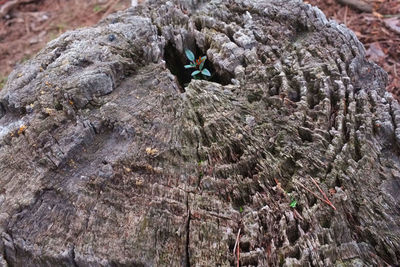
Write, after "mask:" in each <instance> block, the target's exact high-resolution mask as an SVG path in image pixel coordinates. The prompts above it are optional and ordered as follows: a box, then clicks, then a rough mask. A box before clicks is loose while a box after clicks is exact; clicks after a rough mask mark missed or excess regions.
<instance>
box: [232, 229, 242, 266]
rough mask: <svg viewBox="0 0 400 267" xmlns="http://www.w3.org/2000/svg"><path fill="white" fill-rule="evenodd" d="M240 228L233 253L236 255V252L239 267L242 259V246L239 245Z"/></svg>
mask: <svg viewBox="0 0 400 267" xmlns="http://www.w3.org/2000/svg"><path fill="white" fill-rule="evenodd" d="M240 230H241V229H240V228H239V232H238V234H237V237H236V242H235V246H234V247H233V255H235V253H236V259H237V267H239V259H240V246H239V242H240Z"/></svg>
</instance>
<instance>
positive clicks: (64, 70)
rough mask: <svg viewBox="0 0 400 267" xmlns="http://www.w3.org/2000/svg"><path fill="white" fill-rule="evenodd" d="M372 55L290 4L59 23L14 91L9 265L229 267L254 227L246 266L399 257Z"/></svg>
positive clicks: (5, 125)
mask: <svg viewBox="0 0 400 267" xmlns="http://www.w3.org/2000/svg"><path fill="white" fill-rule="evenodd" d="M184 48H190V49H191V50H192V51H194V52H195V53H196V56H200V55H204V54H206V55H207V57H208V65H207V66H206V67H207V68H208V69H210V70H211V71H212V73H213V74H214V76H213V78H212V79H211V81H201V80H192V81H190V71H186V70H185V69H184V68H183V65H184V64H186V63H187V61H186V59H185V56H184V52H183V51H184ZM364 54H365V51H364V48H363V46H362V45H361V44H360V42H359V41H358V40H357V38H356V37H355V35H354V34H353V33H352V32H351V31H349V30H348V29H347V28H345V27H343V26H341V25H338V24H337V23H335V22H333V21H327V20H326V19H325V17H324V15H323V14H322V13H321V11H319V10H318V9H316V8H313V7H311V6H309V5H305V4H303V3H302V2H299V1H287V0H281V1H279V0H278V1H277V0H257V1H249V0H232V1H217V0H214V1H192V2H188V1H182V3H178V2H176V1H175V2H172V1H168V2H166V1H159V0H157V1H155V0H154V1H150V2H149V4H148V5H146V6H139V7H137V8H135V9H130V10H127V11H126V12H120V13H117V14H113V15H111V16H110V17H109V18H107V19H106V20H104V21H103V22H101V23H100V24H99V25H98V26H96V27H95V28H88V29H81V30H77V31H73V32H69V33H66V34H64V35H62V36H61V37H59V38H57V39H56V40H54V41H52V42H50V43H49V44H48V45H47V47H46V48H45V49H43V50H42V51H41V52H40V53H39V54H38V55H37V56H36V57H35V58H33V59H31V60H30V61H28V62H27V63H26V64H25V65H24V66H21V67H19V68H18V69H17V70H15V71H14V72H13V73H12V74H11V76H10V78H9V81H8V84H7V86H6V87H5V88H4V89H3V90H2V91H1V92H0V103H1V108H0V117H1V119H0V233H1V239H0V240H1V242H0V266H189V265H190V266H216V265H220V266H230V265H233V264H235V263H236V262H235V255H234V253H233V247H234V245H235V242H236V237H237V233H238V231H239V229H240V231H241V232H240V235H241V237H240V244H239V247H240V262H241V266H278V265H284V266H333V265H335V266H372V265H373V266H378V265H380V266H385V265H386V264H389V265H398V264H399V263H400V256H399V255H400V229H399V226H400V216H399V215H400V207H399V204H400V194H399V191H400V160H399V141H400V132H399V131H400V130H399V129H400V128H399V124H400V109H399V105H398V103H397V102H396V101H394V100H393V98H392V96H391V94H389V93H386V92H385V89H384V88H385V82H386V74H385V73H384V72H383V71H382V70H381V69H380V68H379V67H377V66H376V65H374V64H372V63H370V62H368V61H366V60H365V57H364ZM189 81H190V82H189ZM311 178H313V179H315V180H316V182H317V183H318V185H319V186H320V187H321V189H322V190H323V191H324V192H325V193H326V194H327V197H328V198H329V199H330V201H332V203H333V205H334V206H335V207H336V210H334V209H333V208H332V207H330V206H329V205H327V204H326V203H324V202H322V201H320V200H319V199H318V198H316V197H315V196H314V195H313V194H311V193H310V192H309V191H307V190H305V189H304V188H307V189H308V190H310V191H311V192H314V193H315V194H316V195H318V196H319V195H320V193H319V191H318V189H317V187H316V186H315V184H314V183H313V181H312V179H311ZM276 181H277V182H278V183H279V184H280V185H279V186H278V185H277V183H276ZM300 185H302V186H300ZM288 194H290V196H289V195H288ZM291 198H292V199H295V200H297V202H298V205H297V206H296V208H295V209H293V208H291V207H289V203H290V201H291Z"/></svg>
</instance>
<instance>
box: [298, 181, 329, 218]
mask: <svg viewBox="0 0 400 267" xmlns="http://www.w3.org/2000/svg"><path fill="white" fill-rule="evenodd" d="M310 178H311V180H312V181H313V183H314V184H315V186H316V187H317V188H318V190H319V192H320V193H321V194H322V196H323V197H324V198H321V197H320V196H318V195H316V194H315V193H314V192H313V191H311V190H310V189H308V188H307V187H305V186H304V185H302V184H301V183H299V182H295V183H296V184H298V185H300V186H301V187H302V188H304V189H305V190H307V191H308V192H310V193H311V194H312V195H313V196H315V197H316V198H318V199H319V200H321V201H322V202H324V203H326V204H327V205H329V206H331V207H332V209H334V210H336V208H335V206H333V204H332V202H331V201H330V200H329V198H328V197H327V196H326V194H325V193H324V191H322V189H321V187H319V185H318V184H317V182H316V181H315V180H314V179H313V178H312V177H311V176H310Z"/></svg>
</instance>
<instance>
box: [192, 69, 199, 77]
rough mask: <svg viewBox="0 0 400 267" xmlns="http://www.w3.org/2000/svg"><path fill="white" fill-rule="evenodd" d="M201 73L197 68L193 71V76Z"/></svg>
mask: <svg viewBox="0 0 400 267" xmlns="http://www.w3.org/2000/svg"><path fill="white" fill-rule="evenodd" d="M199 73H200V71H199V70H195V71H193V72H192V76H196V75H197V74H199Z"/></svg>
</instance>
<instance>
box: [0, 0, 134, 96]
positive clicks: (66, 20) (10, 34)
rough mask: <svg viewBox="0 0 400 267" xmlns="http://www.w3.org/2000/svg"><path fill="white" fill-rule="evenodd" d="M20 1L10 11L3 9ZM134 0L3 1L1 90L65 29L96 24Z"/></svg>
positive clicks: (0, 4)
mask: <svg viewBox="0 0 400 267" xmlns="http://www.w3.org/2000/svg"><path fill="white" fill-rule="evenodd" d="M14 1H16V2H17V1H19V4H16V5H14V6H13V8H11V9H10V10H9V11H8V12H7V13H6V14H1V13H2V12H1V10H2V8H3V7H4V6H5V5H7V4H9V3H10V2H14ZM130 5H131V1H130V0H84V1H82V0H0V15H3V16H2V17H1V18H0V89H1V88H2V87H3V86H4V84H5V82H6V80H7V76H8V74H9V73H10V72H11V70H12V69H13V68H14V67H15V66H16V65H17V64H21V63H23V62H24V61H26V60H28V59H29V58H30V57H31V56H32V55H34V54H35V53H37V52H38V51H39V50H40V49H41V48H43V47H44V46H45V44H46V43H47V42H49V41H50V40H52V39H54V38H56V37H58V36H59V35H60V34H62V33H63V32H65V31H68V30H72V29H76V28H80V27H85V26H90V25H93V24H96V23H97V22H98V21H99V20H100V19H102V18H104V17H106V16H107V15H108V14H110V13H112V12H114V11H117V10H123V9H126V8H127V7H129V6H130Z"/></svg>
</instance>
